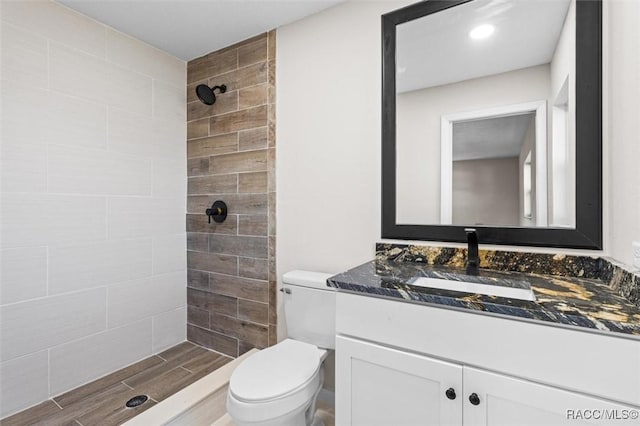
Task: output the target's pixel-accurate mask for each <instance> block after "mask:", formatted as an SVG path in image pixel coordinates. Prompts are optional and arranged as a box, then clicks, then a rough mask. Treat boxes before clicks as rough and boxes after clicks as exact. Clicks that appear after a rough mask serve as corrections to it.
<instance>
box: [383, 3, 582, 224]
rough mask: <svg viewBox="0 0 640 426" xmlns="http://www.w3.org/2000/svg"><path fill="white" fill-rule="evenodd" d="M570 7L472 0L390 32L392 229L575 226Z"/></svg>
mask: <svg viewBox="0 0 640 426" xmlns="http://www.w3.org/2000/svg"><path fill="white" fill-rule="evenodd" d="M574 106H575V0H555V1H542V2H541V1H536V0H476V1H472V2H469V3H465V4H463V5H460V6H456V7H452V8H449V9H446V10H444V11H441V12H438V13H435V14H430V15H427V16H425V17H422V18H419V19H416V20H412V21H409V22H406V23H402V24H400V25H398V26H397V33H396V161H397V164H396V203H397V205H396V212H397V213H396V215H397V216H396V222H397V223H398V224H418V225H421V224H422V225H433V224H442V225H486V226H501V227H554V228H574V227H575V107H574Z"/></svg>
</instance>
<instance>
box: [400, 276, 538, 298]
mask: <svg viewBox="0 0 640 426" xmlns="http://www.w3.org/2000/svg"><path fill="white" fill-rule="evenodd" d="M409 284H411V285H414V286H417V287H428V288H435V289H439V290H451V291H460V292H464V293H477V294H485V295H487V296H497V297H506V298H509V299H518V300H530V301H535V300H536V296H535V295H534V294H533V290H531V288H530V287H529V288H519V287H508V286H504V285H497V284H482V283H472V282H468V281H450V280H443V279H440V278H430V277H418V278H416V279H415V280H413V281H409Z"/></svg>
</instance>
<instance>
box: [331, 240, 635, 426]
mask: <svg viewBox="0 0 640 426" xmlns="http://www.w3.org/2000/svg"><path fill="white" fill-rule="evenodd" d="M407 250H409V249H407ZM405 252H406V250H405ZM454 257H455V256H454ZM576 259H578V262H579V258H576ZM485 263H486V262H485ZM557 263H566V262H563V261H558V262H557ZM587 263H588V262H587ZM593 265H595V264H593ZM574 266H575V265H574ZM585 266H587V268H588V265H578V268H582V269H579V270H577V271H576V272H577V273H580V272H582V273H583V274H586V275H593V272H594V271H591V272H589V271H586V272H585V268H584V267H585ZM594 267H602V265H600V266H597V265H595V266H594ZM434 271H435V272H434ZM443 271H447V273H450V274H452V276H453V275H456V274H459V275H460V276H461V277H463V276H464V270H462V269H457V268H455V267H452V266H451V265H448V266H447V265H441V266H433V265H428V264H426V263H419V262H417V263H416V262H401V261H399V262H396V261H393V260H388V259H387V258H386V257H385V256H384V255H380V252H379V255H378V257H377V259H376V260H375V261H373V262H370V263H367V264H365V265H362V266H359V267H357V268H354V269H352V270H350V271H347V272H345V273H343V274H339V275H336V276H334V277H332V278H330V279H329V280H328V285H330V286H333V287H336V288H338V295H337V323H336V330H337V338H336V420H337V423H336V424H338V425H367V426H373V425H398V426H400V425H418V424H427V425H463V424H464V425H564V424H610V422H612V421H614V419H627V421H629V422H630V423H629V424H636V423H634V422H637V421H638V420H637V416H638V414H639V412H640V309H638V308H637V306H635V305H634V304H631V303H629V302H626V301H625V299H624V298H622V297H620V296H618V295H616V294H615V292H613V291H611V289H610V288H609V287H608V286H606V285H605V284H604V283H603V282H602V281H601V280H598V279H585V278H578V277H566V276H552V275H539V274H521V273H513V272H511V273H507V272H500V271H490V270H486V269H485V270H481V275H482V274H483V273H484V274H485V275H487V276H492V277H494V278H493V279H495V280H498V281H499V280H506V281H508V280H509V279H513V280H517V281H518V280H523V279H527V278H530V280H531V283H532V289H533V292H534V294H535V296H536V301H525V300H515V299H508V298H501V297H494V296H487V295H479V294H464V293H459V292H451V291H447V290H439V289H433V288H425V287H416V286H413V285H412V284H410V282H412V280H413V279H414V278H415V277H416V276H424V275H425V274H426V275H433V274H434V273H435V274H442V273H443ZM500 275H501V277H500V278H495V277H496V276H500ZM507 277H511V278H507ZM466 279H473V278H472V277H466ZM634 419H635V420H634ZM620 421H621V420H620ZM621 424H624V422H622V423H621Z"/></svg>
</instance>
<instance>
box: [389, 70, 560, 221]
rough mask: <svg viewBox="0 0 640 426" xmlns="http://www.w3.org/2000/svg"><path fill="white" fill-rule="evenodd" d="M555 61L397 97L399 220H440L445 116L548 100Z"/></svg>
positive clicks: (397, 215)
mask: <svg viewBox="0 0 640 426" xmlns="http://www.w3.org/2000/svg"><path fill="white" fill-rule="evenodd" d="M549 87H550V76H549V65H548V64H544V65H538V66H535V67H529V68H523V69H519V70H515V71H510V72H506V73H502V74H496V75H491V76H488V77H481V78H475V79H472V80H465V81H461V82H458V83H452V84H446V85H443V86H437V87H430V88H426V89H422V90H415V91H412V92H405V93H402V94H401V95H399V96H398V97H397V105H396V108H397V114H396V115H397V117H398V118H397V130H396V132H397V149H396V155H397V158H396V162H397V165H398V166H397V167H398V172H397V175H396V179H397V182H396V188H397V193H396V197H397V202H396V204H397V212H396V217H397V221H398V222H397V223H404V224H438V223H440V188H441V182H440V167H441V143H440V139H441V138H440V129H441V125H440V119H441V117H442V116H444V115H450V114H456V113H460V112H467V111H478V110H482V109H488V108H494V107H502V106H507V105H516V104H521V103H528V102H535V101H541V100H548V98H549Z"/></svg>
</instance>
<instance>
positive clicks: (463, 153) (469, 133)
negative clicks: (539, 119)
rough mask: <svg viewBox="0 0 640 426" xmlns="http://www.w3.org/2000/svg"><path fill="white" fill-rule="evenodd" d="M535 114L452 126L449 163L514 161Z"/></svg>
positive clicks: (473, 121) (463, 122)
mask: <svg viewBox="0 0 640 426" xmlns="http://www.w3.org/2000/svg"><path fill="white" fill-rule="evenodd" d="M535 116H536V115H535V113H526V114H519V115H509V116H503V117H491V118H482V119H479V120H470V121H460V122H456V123H453V161H462V160H480V159H485V158H509V157H518V156H519V155H520V151H521V150H522V144H523V142H524V136H525V134H526V132H527V128H528V127H529V123H531V120H532V119H533V118H534V117H535Z"/></svg>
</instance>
